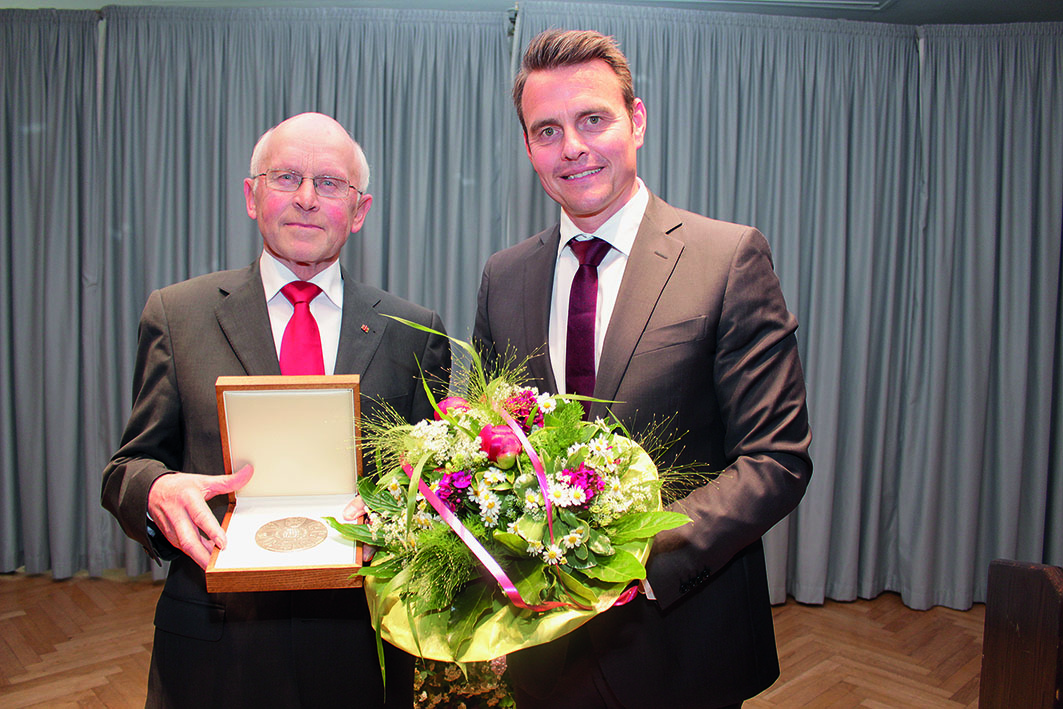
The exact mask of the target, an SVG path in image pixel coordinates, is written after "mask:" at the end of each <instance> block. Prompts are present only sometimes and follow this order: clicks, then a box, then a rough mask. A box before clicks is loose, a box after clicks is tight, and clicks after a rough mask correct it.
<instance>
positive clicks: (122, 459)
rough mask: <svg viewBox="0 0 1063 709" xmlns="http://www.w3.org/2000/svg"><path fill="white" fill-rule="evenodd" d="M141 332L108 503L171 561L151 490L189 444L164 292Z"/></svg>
mask: <svg viewBox="0 0 1063 709" xmlns="http://www.w3.org/2000/svg"><path fill="white" fill-rule="evenodd" d="M138 332H139V334H138V342H137V355H136V362H135V366H134V371H133V408H132V412H131V413H130V416H129V421H128V423H127V424H126V428H125V432H124V433H123V434H122V442H121V445H120V447H119V448H118V451H117V452H116V453H115V454H114V456H113V457H112V458H111V461H110V462H109V463H108V464H107V467H106V468H105V469H104V471H103V490H102V503H103V506H104V508H106V509H107V510H108V511H109V512H110V513H111V514H113V515H114V516H115V518H116V519H117V520H118V522H119V524H120V525H121V527H122V531H124V532H125V533H126V535H128V536H129V537H130V538H131V539H133V540H135V541H137V542H139V543H140V544H141V545H142V546H143V547H144V548H145V549H146V550H147V551H148V553H149V554H150V555H151V556H152V558H155V559H158V558H159V557H160V555H161V556H162V557H163V558H169V557H170V556H171V554H170V551H171V549H172V547H169V544H168V542H166V540H165V538H163V537H162V535H161V534H155V535H154V537H153V536H152V534H151V531H150V529H149V523H148V490H149V489H150V488H151V485H152V483H154V482H155V480H156V479H157V478H158V477H159V476H161V475H165V474H167V473H170V472H174V471H175V470H176V469H177V468H178V466H179V465H180V461H181V460H182V451H181V446H182V445H183V444H182V440H181V402H180V396H179V394H178V391H177V382H176V377H175V373H174V369H173V348H172V344H171V340H170V333H169V327H168V324H167V320H166V312H165V308H164V306H163V301H162V297H161V295H160V293H159V292H158V291H155V292H153V293H152V294H151V296H149V298H148V302H147V304H146V305H145V306H144V312H143V314H142V315H141V318H140V327H139V331H138ZM156 544H158V546H156ZM168 547H169V548H168Z"/></svg>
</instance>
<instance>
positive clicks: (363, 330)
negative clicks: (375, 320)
mask: <svg viewBox="0 0 1063 709" xmlns="http://www.w3.org/2000/svg"><path fill="white" fill-rule="evenodd" d="M362 332H366V333H368V332H369V326H368V325H362Z"/></svg>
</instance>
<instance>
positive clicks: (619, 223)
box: [549, 178, 650, 394]
mask: <svg viewBox="0 0 1063 709" xmlns="http://www.w3.org/2000/svg"><path fill="white" fill-rule="evenodd" d="M635 179H636V180H637V181H638V186H639V189H638V192H636V193H635V196H634V197H632V198H631V199H629V200H628V202H627V204H625V205H624V206H623V207H621V208H620V210H619V211H618V212H617V213H616V214H614V215H613V216H611V217H609V220H608V221H606V222H605V223H604V224H602V225H601V226H600V227H598V230H597V231H595V232H594V233H593V234H584V233H583V232H581V231H580V230H579V229H577V228H576V225H575V224H573V223H572V219H571V218H570V217H569V216H568V215H567V214H565V211H564V210H561V243H560V244H559V245H558V251H557V265H556V266H555V267H554V291H553V293H552V295H551V298H550V330H549V346H550V364H551V366H552V367H553V370H554V380H555V381H556V382H557V388H558V391H557V392H556V393H559V394H564V393H567V392H566V391H565V353H566V351H567V340H568V300H569V295H570V293H571V291H572V279H573V278H575V276H576V270H577V269H578V268H579V259H577V258H576V254H574V253H573V252H572V249H570V248H568V242H569V240H571V239H573V238H577V237H580V236H582V237H583V238H585V239H588V238H591V237H595V236H596V237H598V238H599V239H601V240H602V241H606V242H608V243H609V245H610V246H612V247H613V248H612V249H610V250H609V253H607V254H606V255H605V258H604V259H602V262H601V264H600V265H599V266H598V307H597V308H596V309H595V317H594V370H595V372H597V371H598V362H599V360H600V359H601V356H602V343H603V342H605V331H606V329H607V328H608V326H609V319H610V318H611V317H612V315H613V306H615V305H616V296H617V293H619V292H620V281H621V280H622V279H623V278H624V269H625V268H627V259H628V256H630V255H631V246H632V245H633V244H634V243H635V235H636V234H638V231H639V225H640V224H641V223H642V217H643V215H645V213H646V205H647V204H649V201H650V193H649V190H647V189H646V185H644V184H642V180H641V179H639V178H635Z"/></svg>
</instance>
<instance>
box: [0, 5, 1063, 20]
mask: <svg viewBox="0 0 1063 709" xmlns="http://www.w3.org/2000/svg"><path fill="white" fill-rule="evenodd" d="M577 1H582V2H589V1H595V2H600V1H601V0H577ZM611 1H612V2H614V3H618V4H634V5H659V6H661V7H674V8H687V9H698V10H719V11H723V12H753V13H760V14H766V15H790V16H799V17H820V18H835V19H846V20H864V21H870V22H889V23H895V24H911V25H934V24H987V23H999V22H1040V21H1063V0H611ZM515 4H517V3H516V2H515V0H427V1H425V0H221V1H220V2H219V1H218V0H0V7H4V8H58V9H99V8H100V7H103V6H104V5H142V6H163V5H184V6H210V7H219V6H232V7H261V6H300V7H391V8H434V9H445V10H506V9H509V8H512V7H513V6H514V5H515Z"/></svg>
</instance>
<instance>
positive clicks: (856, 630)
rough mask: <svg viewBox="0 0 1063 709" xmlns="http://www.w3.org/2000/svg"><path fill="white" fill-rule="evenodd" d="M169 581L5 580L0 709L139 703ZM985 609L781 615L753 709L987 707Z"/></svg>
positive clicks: (801, 610)
mask: <svg viewBox="0 0 1063 709" xmlns="http://www.w3.org/2000/svg"><path fill="white" fill-rule="evenodd" d="M161 590H162V585H161V584H159V583H154V582H152V580H151V579H150V577H149V576H142V577H138V578H135V579H126V578H125V577H124V576H120V575H109V576H107V577H105V578H102V579H90V578H87V577H84V576H77V577H75V578H73V579H68V580H65V581H53V580H52V579H51V577H49V576H47V575H43V576H26V575H25V574H20V573H16V574H5V575H0V707H2V708H9V709H16V708H21V707H49V708H52V707H108V708H109V709H126V708H131V707H142V706H143V705H144V693H145V687H146V678H147V671H148V657H149V655H150V652H151V634H152V615H153V613H154V609H155V601H156V600H157V599H158V596H159V593H160V592H161ZM984 620H985V607H984V606H982V605H977V606H975V607H974V608H973V609H972V610H970V611H966V612H961V611H953V610H949V609H946V608H935V609H932V610H929V611H913V610H910V609H908V608H906V607H905V606H904V605H903V604H902V603H901V602H900V598H899V597H898V596H897V595H895V594H883V595H882V596H879V597H878V598H876V599H875V600H872V601H856V602H853V603H837V602H833V601H828V602H827V603H826V604H825V605H823V606H806V605H801V604H798V603H795V602H793V601H790V602H789V603H787V604H785V605H783V606H779V607H777V608H775V627H776V635H777V638H778V645H779V657H780V660H781V663H782V678H781V679H780V680H779V681H778V682H776V683H775V685H774V686H773V687H771V688H770V689H768V690H767V691H766V692H764V693H763V694H761V695H760V696H759V697H756V698H755V699H752V700H750V701H749V702H747V703H746V705H745V706H746V708H747V709H776V708H778V707H785V708H786V709H798V708H801V707H808V708H812V709H828V708H835V707H839V708H844V707H868V708H870V709H887V708H888V709H900V708H908V707H912V708H915V707H919V708H920V709H923V708H937V707H940V708H943V709H944V708H960V707H976V706H977V705H978V673H979V669H980V665H981V647H982V626H983V623H984Z"/></svg>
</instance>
